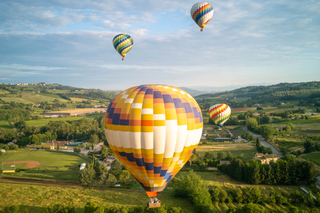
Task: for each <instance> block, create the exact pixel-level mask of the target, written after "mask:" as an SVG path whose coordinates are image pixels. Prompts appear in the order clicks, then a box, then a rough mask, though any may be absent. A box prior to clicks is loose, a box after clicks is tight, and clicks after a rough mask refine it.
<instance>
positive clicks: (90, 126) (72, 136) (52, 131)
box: [0, 116, 106, 146]
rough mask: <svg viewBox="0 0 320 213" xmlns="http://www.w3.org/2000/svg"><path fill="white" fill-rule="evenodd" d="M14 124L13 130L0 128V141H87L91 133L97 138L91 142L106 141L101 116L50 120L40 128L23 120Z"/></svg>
mask: <svg viewBox="0 0 320 213" xmlns="http://www.w3.org/2000/svg"><path fill="white" fill-rule="evenodd" d="M14 125H15V127H16V128H15V129H13V130H6V129H0V143H8V142H11V141H12V140H13V139H17V144H18V145H19V146H26V145H30V144H36V145H39V144H41V143H42V142H48V141H51V140H80V141H83V140H87V141H88V140H89V139H90V138H91V136H92V135H95V138H97V139H96V140H95V141H92V142H98V141H106V137H105V133H104V117H103V116H101V117H97V118H95V119H89V118H82V119H80V120H75V121H50V122H49V123H48V124H46V125H45V126H43V127H41V128H39V127H30V126H27V125H26V122H25V121H19V122H16V123H15V124H14Z"/></svg>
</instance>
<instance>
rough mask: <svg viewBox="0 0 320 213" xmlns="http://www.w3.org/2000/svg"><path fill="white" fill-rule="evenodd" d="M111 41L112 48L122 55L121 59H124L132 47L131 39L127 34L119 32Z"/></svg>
mask: <svg viewBox="0 0 320 213" xmlns="http://www.w3.org/2000/svg"><path fill="white" fill-rule="evenodd" d="M112 43H113V46H114V48H115V49H116V50H117V51H118V53H119V54H120V55H121V56H122V60H124V57H125V56H126V55H127V53H128V52H129V51H130V50H131V48H132V45H133V40H132V38H131V36H130V35H128V34H119V35H116V36H115V37H114V38H113V40H112Z"/></svg>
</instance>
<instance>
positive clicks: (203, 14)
mask: <svg viewBox="0 0 320 213" xmlns="http://www.w3.org/2000/svg"><path fill="white" fill-rule="evenodd" d="M212 16H213V8H212V6H211V5H210V4H209V3H207V2H199V3H196V4H194V5H193V6H192V8H191V17H192V19H193V20H194V21H195V22H196V23H197V25H199V27H200V28H201V31H203V28H204V27H205V26H206V24H207V23H208V22H209V21H210V20H211V18H212Z"/></svg>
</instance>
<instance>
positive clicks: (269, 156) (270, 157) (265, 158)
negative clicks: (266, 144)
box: [253, 153, 279, 164]
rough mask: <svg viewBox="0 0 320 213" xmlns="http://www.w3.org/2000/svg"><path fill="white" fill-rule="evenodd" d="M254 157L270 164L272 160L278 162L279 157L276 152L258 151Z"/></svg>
mask: <svg viewBox="0 0 320 213" xmlns="http://www.w3.org/2000/svg"><path fill="white" fill-rule="evenodd" d="M253 159H256V160H260V161H261V163H262V164H269V163H270V162H271V161H274V162H277V160H279V157H278V156H276V155H275V154H263V153H256V155H255V156H254V157H253Z"/></svg>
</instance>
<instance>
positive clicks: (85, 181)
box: [80, 166, 96, 186]
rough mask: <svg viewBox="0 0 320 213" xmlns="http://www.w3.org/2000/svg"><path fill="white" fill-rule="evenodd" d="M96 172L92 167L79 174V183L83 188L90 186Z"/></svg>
mask: <svg viewBox="0 0 320 213" xmlns="http://www.w3.org/2000/svg"><path fill="white" fill-rule="evenodd" d="M95 173H96V172H95V171H94V169H93V168H92V166H89V167H87V168H85V169H84V170H82V171H81V173H80V183H81V184H82V185H84V186H89V185H90V184H92V181H93V178H94V176H95V175H96V174H95Z"/></svg>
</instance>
